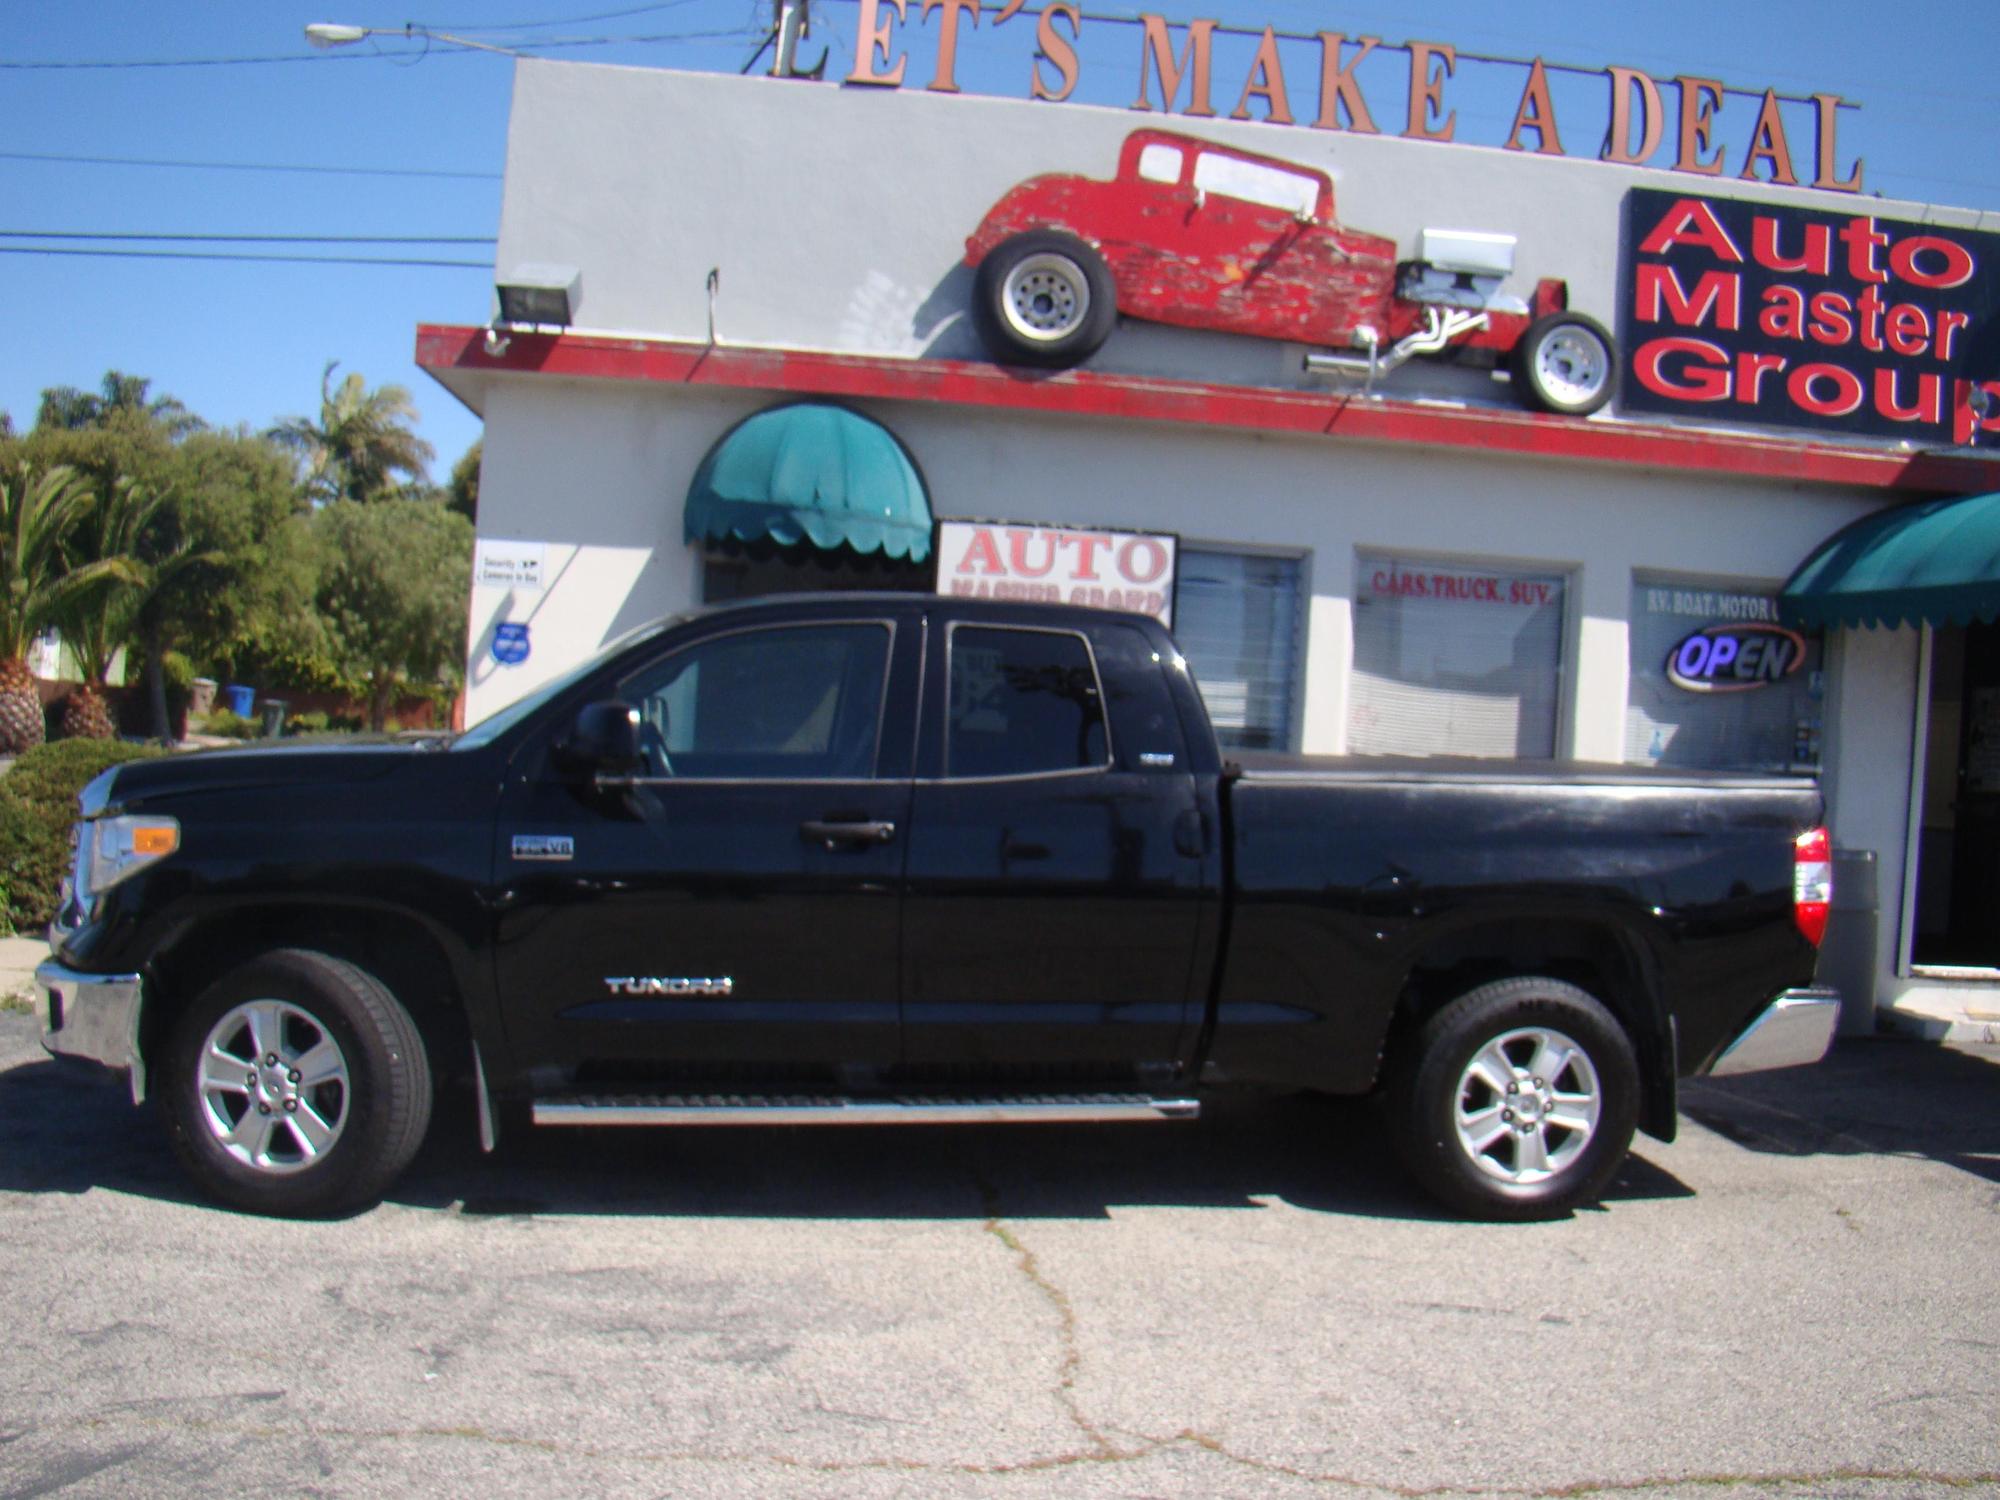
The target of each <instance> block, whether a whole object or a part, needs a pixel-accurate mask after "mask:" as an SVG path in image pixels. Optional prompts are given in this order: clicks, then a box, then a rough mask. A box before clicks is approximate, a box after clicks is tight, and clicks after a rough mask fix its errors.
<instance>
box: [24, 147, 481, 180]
mask: <svg viewBox="0 0 2000 1500" xmlns="http://www.w3.org/2000/svg"><path fill="white" fill-rule="evenodd" d="M0 161H46V162H57V163H60V164H63V165H66V166H68V165H74V166H88V167H172V168H175V169H178V170H186V169H189V168H193V169H197V170H200V171H206V172H314V173H327V174H331V175H335V176H342V177H463V178H468V179H474V180H477V181H481V182H499V181H500V180H501V174H500V173H498V172H454V171H447V170H443V169H439V168H432V167H322V166H313V165H310V164H307V163H301V162H270V161H177V160H174V159H172V158H168V157H156V156H67V155H63V154H60V153H57V152H50V151H0Z"/></svg>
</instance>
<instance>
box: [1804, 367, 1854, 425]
mask: <svg viewBox="0 0 2000 1500" xmlns="http://www.w3.org/2000/svg"><path fill="white" fill-rule="evenodd" d="M1827 380H1830V381H1832V382H1833V385H1834V389H1835V394H1834V395H1832V396H1822V395H1820V393H1819V392H1818V391H1817V390H1816V389H1815V388H1814V387H1815V386H1816V385H1818V383H1819V382H1821V381H1827ZM1785 394H1786V395H1788V396H1790V397H1791V398H1792V401H1793V403H1794V404H1795V405H1797V406H1799V407H1801V408H1803V409H1804V410H1806V411H1809V412H1811V413H1812V414H1813V415H1814V416H1816V417H1845V416H1851V415H1852V414H1853V413H1855V412H1857V411H1859V410H1860V409H1861V403H1862V401H1863V399H1864V398H1865V397H1866V396H1867V392H1866V391H1864V390H1863V389H1862V387H1861V377H1860V376H1859V375H1856V374H1855V373H1854V372H1853V371H1852V370H1846V369H1842V368H1841V367H1840V366H1839V365H1828V364H1816V365H1800V366H1799V367H1798V368H1797V369H1796V370H1794V371H1792V373H1791V375H1790V376H1789V377H1788V378H1787V379H1786V381H1785Z"/></svg>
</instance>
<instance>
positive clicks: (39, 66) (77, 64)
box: [0, 26, 757, 72]
mask: <svg viewBox="0 0 2000 1500" xmlns="http://www.w3.org/2000/svg"><path fill="white" fill-rule="evenodd" d="M756 30H757V28H755V27H753V26H733V27H730V28H729V29H728V30H726V31H662V32H655V33H653V34H651V35H647V36H575V37H553V38H551V39H549V40H548V41H545V42H523V43H521V44H520V45H519V46H518V47H515V48H514V49H513V50H514V51H516V52H520V53H523V54H532V53H536V52H554V51H556V50H558V49H559V48H564V47H619V46H628V45H629V46H647V45H651V44H653V43H656V42H713V41H730V42H740V41H742V40H744V39H745V38H747V37H749V36H752V35H754V34H755V33H756ZM418 40H419V42H420V43H421V45H420V46H416V47H395V48H391V47H383V46H380V45H378V46H376V48H375V49H374V50H373V51H372V52H285V53H274V54H271V55H268V56H263V57H147V58H124V59H117V58H92V59H87V60H81V61H61V62H0V71H5V70H12V71H17V72H89V71H92V70H99V71H114V72H115V71H123V70H127V69H135V68H141V69H158V68H240V67H255V66H260V65H263V64H267V63H328V62H367V61H370V60H373V59H382V58H398V57H405V58H418V57H423V56H426V55H427V54H429V53H430V52H432V51H434V50H435V51H437V52H439V53H443V54H463V53H467V52H469V51H472V50H473V49H470V48H466V47H458V46H453V45H452V44H451V43H449V42H446V41H444V40H443V39H442V38H437V37H433V36H430V35H419V37H418Z"/></svg>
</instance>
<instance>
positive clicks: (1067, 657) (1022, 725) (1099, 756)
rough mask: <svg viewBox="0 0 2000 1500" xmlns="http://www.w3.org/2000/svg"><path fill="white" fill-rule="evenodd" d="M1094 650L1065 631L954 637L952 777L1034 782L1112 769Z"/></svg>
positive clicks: (976, 630) (948, 753)
mask: <svg viewBox="0 0 2000 1500" xmlns="http://www.w3.org/2000/svg"><path fill="white" fill-rule="evenodd" d="M1110 759H1111V751H1110V739H1109V736H1108V735H1107V733H1106V731H1105V726H1104V698H1103V694H1102V692H1101V691H1100V690H1099V687H1098V681H1097V668H1096V664H1095V663H1094V662H1093V661H1092V659H1091V654H1090V646H1089V643H1088V642H1086V641H1085V640H1084V638H1083V637H1082V636H1080V635H1073V634H1071V633H1069V632H1067V631H1054V630H1016V629H1005V628H992V627H987V626H975V625H961V626H958V627H956V628H955V629H954V630H953V631H952V633H951V702H950V706H949V709H948V721H947V724H946V744H945V774H946V775H947V776H961V777H963V776H1032V775H1036V774H1040V773H1047V772H1051V771H1076V770H1088V769H1092V768H1095V767H1099V766H1104V765H1107V764H1109V762H1110Z"/></svg>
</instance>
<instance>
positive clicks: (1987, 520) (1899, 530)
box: [1778, 494, 2000, 628]
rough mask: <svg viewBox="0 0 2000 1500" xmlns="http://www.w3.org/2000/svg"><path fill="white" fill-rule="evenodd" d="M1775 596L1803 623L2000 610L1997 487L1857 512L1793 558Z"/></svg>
mask: <svg viewBox="0 0 2000 1500" xmlns="http://www.w3.org/2000/svg"><path fill="white" fill-rule="evenodd" d="M1778 602H1779V606H1780V609H1781V610H1782V612H1783V613H1784V614H1785V615H1786V617H1787V618H1789V619H1791V620H1792V621H1794V622H1796V623H1798V624H1801V625H1804V626H1807V627H1809V628H1810V627H1818V626H1828V625H1847V626H1857V625H1889V626H1895V625H1919V624H1925V625H1970V624H1972V623H1973V622H1974V621H1979V620H1984V621H1992V620H1994V619H1996V618H2000V494H1994V495H1973V496H1969V497H1966V498H1964V499H1956V500H1923V501H1919V502H1918V503H1917V504H1915V505H1902V506H1897V507H1896V508H1895V509H1894V510H1884V511H1878V512H1876V513H1875V514H1874V515H1872V516H1863V517H1862V518H1861V519H1860V520H1859V521H1856V522H1855V523H1854V524H1853V525H1851V526H1849V527H1847V528H1845V529H1844V530H1841V531H1837V532H1835V533H1834V534H1833V535H1832V536H1830V537H1828V538H1827V539H1826V540H1825V541H1824V542H1822V543H1821V544H1820V546H1819V548H1818V549H1817V550H1816V551H1815V552H1814V553H1813V554H1812V556H1810V557H1808V558H1807V559H1806V560H1805V561H1804V562H1803V563H1801V564H1800V565H1799V568H1798V571H1797V572H1795V573H1793V574H1792V576H1791V577H1790V578H1789V579H1788V580H1786V583H1785V587H1784V589H1783V590H1782V592H1780V594H1779V595H1778Z"/></svg>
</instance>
